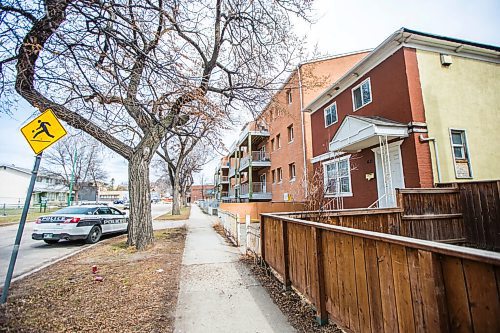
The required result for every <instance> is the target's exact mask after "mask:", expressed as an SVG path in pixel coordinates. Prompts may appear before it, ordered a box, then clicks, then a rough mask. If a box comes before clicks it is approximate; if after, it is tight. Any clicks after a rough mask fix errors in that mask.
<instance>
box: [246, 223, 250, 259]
mask: <svg viewBox="0 0 500 333" xmlns="http://www.w3.org/2000/svg"><path fill="white" fill-rule="evenodd" d="M245 226H246V228H245V232H246V235H245V254H247V251H248V244H249V242H250V237H248V235H249V233H248V231H249V230H250V215H248V214H247V215H245Z"/></svg>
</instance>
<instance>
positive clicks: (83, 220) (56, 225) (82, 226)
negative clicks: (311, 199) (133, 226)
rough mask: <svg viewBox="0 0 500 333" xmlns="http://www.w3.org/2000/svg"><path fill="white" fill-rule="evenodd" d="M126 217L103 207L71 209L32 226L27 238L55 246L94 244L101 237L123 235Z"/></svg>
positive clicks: (56, 213)
mask: <svg viewBox="0 0 500 333" xmlns="http://www.w3.org/2000/svg"><path fill="white" fill-rule="evenodd" d="M127 228H128V216H126V213H125V212H121V211H119V210H118V209H116V208H113V207H108V206H105V205H94V206H72V207H66V208H63V209H60V210H58V211H56V212H54V213H52V214H50V215H47V216H41V217H40V218H38V219H37V220H36V222H35V227H34V229H33V234H32V235H31V238H33V239H35V240H43V241H44V242H45V243H47V244H55V243H57V242H58V241H59V240H61V239H66V240H77V239H83V240H85V242H86V243H88V244H93V243H97V242H98V241H99V239H101V236H102V235H105V234H111V233H126V232H127Z"/></svg>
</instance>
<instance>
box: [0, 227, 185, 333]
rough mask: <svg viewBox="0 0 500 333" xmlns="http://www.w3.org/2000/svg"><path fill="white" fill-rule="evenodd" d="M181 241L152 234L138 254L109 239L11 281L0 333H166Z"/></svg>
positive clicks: (0, 309)
mask: <svg viewBox="0 0 500 333" xmlns="http://www.w3.org/2000/svg"><path fill="white" fill-rule="evenodd" d="M185 235H186V231H185V229H184V228H176V229H165V230H160V231H156V232H155V244H154V246H152V247H150V248H148V249H147V250H145V251H136V250H135V248H128V247H127V246H126V237H127V236H119V237H113V238H112V239H110V240H109V241H104V242H102V243H99V244H98V245H97V246H95V247H93V248H91V249H88V250H86V251H83V252H81V253H78V254H76V255H75V256H73V257H70V258H68V259H65V260H63V261H60V262H58V263H56V264H54V265H52V266H50V267H48V268H45V269H43V270H41V271H39V272H36V273H34V274H32V275H31V276H30V277H29V278H26V279H23V280H20V281H16V282H14V283H13V284H12V286H11V290H10V295H9V299H8V302H7V303H6V304H4V305H0V332H173V331H174V322H175V309H176V306H177V295H178V290H179V278H180V269H181V262H182V254H183V252H184V241H185V237H186V236H185ZM57 246H61V245H60V244H56V245H55V247H57ZM93 265H96V268H97V272H96V274H93V273H92V266H93Z"/></svg>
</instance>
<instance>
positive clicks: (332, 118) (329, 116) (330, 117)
mask: <svg viewBox="0 0 500 333" xmlns="http://www.w3.org/2000/svg"><path fill="white" fill-rule="evenodd" d="M337 121H338V117H337V102H333V104H331V105H329V106H328V107H326V108H325V127H328V126H330V125H333V124H335V123H336V122H337Z"/></svg>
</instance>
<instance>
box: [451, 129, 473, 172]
mask: <svg viewBox="0 0 500 333" xmlns="http://www.w3.org/2000/svg"><path fill="white" fill-rule="evenodd" d="M453 131H455V132H463V135H464V136H463V137H464V139H465V148H464V152H465V158H464V159H459V160H467V164H468V166H469V174H470V176H469V177H461V176H459V175H458V173H457V167H456V165H457V159H456V158H455V150H454V149H453V148H454V147H455V146H454V143H453V138H452V136H451V134H452V132H453ZM448 133H449V136H450V147H451V156H452V157H453V169H454V170H455V178H457V179H472V178H474V173H473V171H472V160H471V156H470V150H469V139H468V138H467V131H466V130H465V128H449V129H448Z"/></svg>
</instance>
